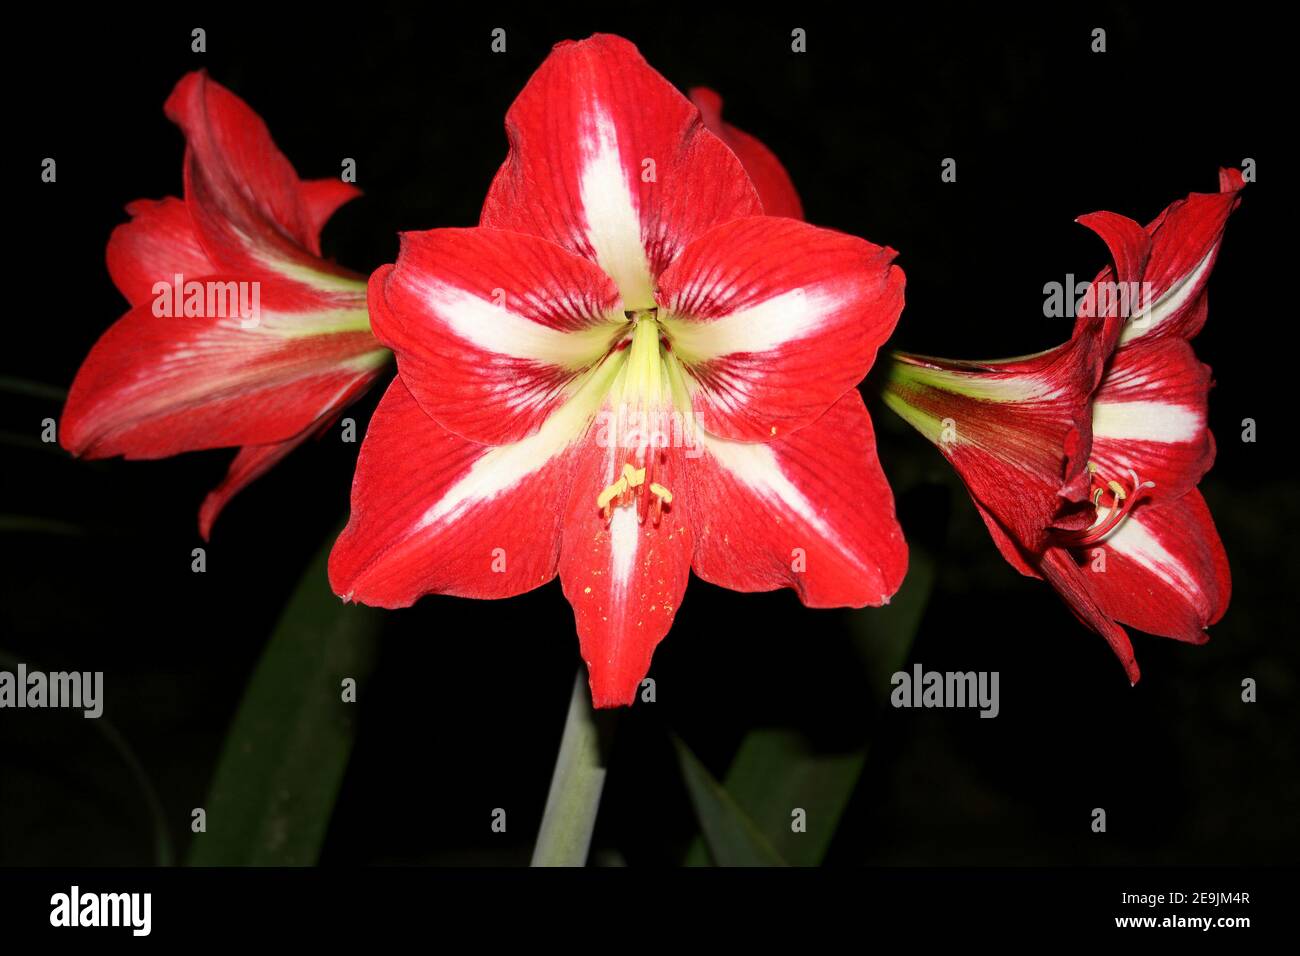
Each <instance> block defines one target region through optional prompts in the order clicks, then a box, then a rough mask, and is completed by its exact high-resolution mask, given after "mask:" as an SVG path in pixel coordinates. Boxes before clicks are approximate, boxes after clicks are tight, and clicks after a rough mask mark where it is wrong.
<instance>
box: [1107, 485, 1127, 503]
mask: <svg viewBox="0 0 1300 956" xmlns="http://www.w3.org/2000/svg"><path fill="white" fill-rule="evenodd" d="M1106 487H1107V488H1109V489H1110V490H1111V491H1113V492H1115V498H1116V499H1117V500H1118V501H1123V500H1124V499H1125V498H1127V497H1128V494H1127V493H1126V492H1125V491H1124V486H1123V485H1121V484H1120V483H1119V482H1118V481H1108V482H1106Z"/></svg>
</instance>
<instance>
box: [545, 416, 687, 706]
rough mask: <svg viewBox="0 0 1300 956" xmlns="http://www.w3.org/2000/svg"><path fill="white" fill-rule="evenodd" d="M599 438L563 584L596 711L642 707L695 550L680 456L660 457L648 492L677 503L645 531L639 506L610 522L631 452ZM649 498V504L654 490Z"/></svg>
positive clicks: (570, 518)
mask: <svg viewBox="0 0 1300 956" xmlns="http://www.w3.org/2000/svg"><path fill="white" fill-rule="evenodd" d="M598 435H599V430H598V429H592V430H591V432H590V434H589V435H588V437H587V441H586V442H585V444H584V445H583V446H582V449H581V451H580V453H579V457H578V460H577V466H576V469H575V473H574V480H573V493H572V494H571V495H570V496H569V501H568V504H567V506H566V508H565V513H564V534H563V543H562V547H561V551H560V580H561V582H563V584H564V595H565V597H567V598H568V599H569V603H570V604H572V605H573V616H574V619H575V621H576V622H577V627H578V639H579V641H580V643H581V648H582V657H583V659H584V660H585V661H586V662H587V668H588V671H589V674H590V678H591V697H592V703H593V704H594V705H595V706H597V707H614V706H619V705H626V704H631V703H632V701H633V699H634V698H635V697H636V692H637V688H638V686H639V685H640V683H641V680H642V678H644V677H645V675H646V672H647V671H648V670H649V669H650V656H651V654H653V653H654V649H655V647H656V645H658V643H659V642H660V641H661V640H662V639H663V637H664V635H666V634H667V633H668V629H669V627H671V626H672V622H673V616H674V615H675V614H676V613H677V608H678V606H679V605H680V604H681V600H682V595H683V593H684V592H685V591H686V581H687V579H688V578H689V576H690V565H691V550H692V542H691V518H690V515H689V514H687V501H686V499H687V496H686V495H685V494H684V492H685V482H686V480H687V479H688V476H687V475H685V474H684V467H686V468H689V467H690V466H689V465H686V466H684V463H683V452H682V449H681V448H676V447H675V448H662V449H658V450H656V451H655V452H654V456H655V462H654V465H653V467H652V468H649V469H647V472H648V473H647V476H646V479H645V485H648V484H649V483H650V482H655V483H656V484H658V485H661V486H663V487H665V488H667V489H668V490H669V491H670V492H672V493H673V499H672V503H671V504H670V505H668V506H667V507H666V508H665V510H664V511H663V512H662V513H661V516H660V517H659V519H658V520H657V522H656V520H655V519H654V517H653V515H652V514H651V515H650V516H648V517H647V518H646V520H645V521H644V523H640V522H639V521H638V509H637V508H636V507H633V506H631V505H624V506H621V507H613V508H612V509H611V514H610V517H609V518H606V517H605V516H604V514H603V513H602V510H601V509H600V507H598V505H597V498H598V496H599V495H600V493H601V492H602V491H603V490H604V489H605V488H607V487H608V486H609V485H610V484H612V483H613V482H614V481H615V480H616V479H617V478H618V476H619V472H620V469H621V468H622V465H623V463H624V461H625V460H627V455H626V454H625V452H627V451H628V449H621V448H620V447H619V445H618V443H616V442H615V443H607V444H608V445H609V447H602V443H601V442H600V441H599V440H598V437H597V436H598ZM644 487H645V486H644V485H643V488H644ZM643 493H644V494H646V495H647V499H648V497H649V493H648V490H647V491H644V492H643Z"/></svg>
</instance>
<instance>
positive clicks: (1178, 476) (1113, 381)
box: [885, 170, 1243, 682]
mask: <svg viewBox="0 0 1300 956" xmlns="http://www.w3.org/2000/svg"><path fill="white" fill-rule="evenodd" d="M1242 185H1243V183H1242V178H1241V174H1240V173H1238V172H1237V171H1235V170H1223V171H1221V173H1220V191H1219V192H1218V193H1193V194H1192V195H1190V196H1188V197H1187V198H1186V199H1183V200H1180V201H1178V202H1176V203H1174V204H1173V205H1171V206H1169V207H1168V208H1167V209H1166V210H1165V211H1164V212H1162V213H1161V214H1160V215H1159V216H1158V217H1157V218H1156V219H1155V221H1153V222H1152V223H1151V224H1150V225H1148V226H1147V227H1146V228H1145V229H1143V228H1142V227H1141V226H1139V225H1138V224H1137V223H1135V222H1133V221H1132V220H1130V219H1126V218H1124V217H1123V216H1118V215H1115V214H1114V213H1108V212H1102V213H1094V214H1092V215H1089V216H1084V217H1082V218H1081V219H1080V220H1079V221H1080V222H1082V223H1084V224H1085V225H1087V226H1088V227H1090V228H1091V229H1093V230H1094V231H1096V232H1097V233H1098V234H1099V235H1100V236H1101V237H1102V238H1103V239H1104V240H1105V241H1106V243H1107V245H1108V247H1109V249H1110V252H1111V257H1112V259H1113V262H1114V266H1113V268H1111V267H1108V268H1107V269H1105V270H1103V271H1102V272H1101V274H1099V275H1098V276H1097V278H1096V280H1094V282H1093V284H1092V286H1091V289H1090V290H1089V292H1088V294H1087V296H1086V298H1085V299H1084V300H1083V302H1082V307H1081V308H1080V310H1079V318H1078V320H1077V321H1076V323H1075V328H1074V334H1073V336H1072V338H1071V339H1070V341H1069V342H1067V343H1065V344H1064V345H1062V346H1060V347H1058V348H1055V349H1052V350H1050V351H1048V352H1044V353H1041V354H1039V355H1031V356H1027V357H1023V358H1016V359H1007V360H1004V361H992V362H954V361H949V360H947V359H934V358H926V357H921V356H915V355H903V354H899V355H897V356H895V361H894V363H893V365H892V367H891V370H890V375H889V380H888V384H887V386H886V395H885V400H886V404H888V405H889V406H890V407H891V408H893V409H894V410H895V411H897V412H898V413H899V414H900V415H901V416H902V417H903V418H904V419H906V420H907V421H908V422H910V423H911V424H912V425H913V426H915V427H916V428H917V429H918V430H919V431H920V432H921V433H922V434H923V435H925V436H926V437H927V438H929V439H930V440H931V441H933V442H934V443H935V444H936V445H937V446H938V447H939V449H940V450H941V451H942V452H943V454H944V455H945V456H946V457H947V458H948V460H949V461H950V462H952V464H953V465H954V466H955V467H956V468H957V471H958V473H959V474H960V476H961V478H962V480H963V481H964V482H965V484H966V487H967V489H968V490H969V491H970V494H971V497H972V498H973V499H974V501H975V505H976V507H977V508H978V509H979V512H980V515H981V516H982V517H983V519H984V523H985V524H986V525H987V526H988V529H989V531H990V532H991V533H992V535H993V540H994V541H995V542H996V544H997V546H998V549H999V550H1000V551H1001V552H1002V554H1003V556H1004V557H1005V558H1006V559H1007V561H1008V562H1010V563H1011V565H1012V566H1013V567H1015V568H1016V569H1018V570H1019V571H1020V572H1021V573H1022V574H1026V575H1029V576H1031V577H1042V578H1046V579H1047V580H1048V581H1050V582H1051V584H1052V585H1053V586H1054V587H1055V588H1056V589H1057V591H1059V592H1060V594H1061V595H1062V596H1063V597H1064V598H1065V600H1066V602H1067V603H1068V604H1069V606H1070V608H1071V609H1072V610H1073V611H1074V612H1075V614H1076V615H1077V616H1078V617H1079V618H1080V619H1081V620H1082V621H1083V622H1084V623H1085V624H1087V625H1088V626H1090V627H1091V628H1093V629H1094V630H1096V631H1097V632H1098V633H1100V634H1101V635H1102V636H1103V637H1105V638H1106V640H1107V641H1108V642H1109V643H1110V645H1111V647H1112V648H1113V649H1114V650H1115V653H1116V654H1117V655H1118V656H1119V658H1120V660H1121V661H1122V662H1123V664H1124V667H1125V670H1126V671H1127V673H1128V675H1129V679H1130V680H1132V681H1134V682H1136V681H1137V679H1138V676H1139V671H1138V666H1137V661H1136V660H1135V659H1134V655H1133V648H1132V645H1131V644H1130V642H1129V639H1128V635H1127V633H1126V632H1125V630H1124V628H1123V627H1121V626H1120V625H1121V624H1128V625H1131V626H1133V627H1136V628H1138V629H1139V630H1142V631H1146V632H1147V633H1150V634H1156V635H1159V636H1162V637H1171V638H1175V639H1177V640H1182V641H1188V642H1190V643H1203V642H1204V641H1205V640H1206V639H1207V634H1206V631H1205V629H1206V627H1208V626H1209V625H1210V624H1213V623H1214V622H1216V621H1218V620H1219V618H1221V617H1222V616H1223V613H1224V611H1225V610H1226V609H1227V605H1228V597H1229V593H1230V591H1231V582H1230V578H1229V573H1228V563H1227V559H1226V557H1225V555H1224V552H1223V545H1222V543H1221V542H1220V541H1219V535H1218V532H1217V531H1216V530H1215V527H1214V522H1213V520H1212V519H1211V517H1210V513H1209V510H1208V509H1207V508H1206V505H1205V501H1204V499H1203V498H1202V497H1201V494H1200V492H1199V491H1198V490H1197V489H1196V485H1197V483H1198V482H1199V481H1200V478H1201V476H1202V475H1203V474H1205V472H1206V471H1207V470H1209V468H1210V465H1211V464H1212V463H1213V461H1214V439H1213V437H1212V436H1211V435H1210V432H1209V430H1208V429H1207V427H1206V398H1207V395H1208V392H1209V388H1210V370H1209V368H1207V367H1206V366H1204V365H1202V364H1201V363H1200V362H1199V361H1197V359H1196V356H1195V354H1194V353H1193V352H1192V348H1191V346H1190V345H1189V344H1188V342H1189V340H1190V339H1191V338H1192V337H1193V336H1195V335H1196V333H1197V332H1199V331H1200V329H1201V327H1202V326H1203V325H1204V324H1205V318H1206V292H1205V287H1206V282H1207V281H1208V279H1209V276H1210V272H1211V270H1212V269H1213V267H1214V262H1215V259H1216V257H1217V255H1218V251H1219V245H1220V242H1221V240H1222V237H1223V230H1224V227H1225V225H1226V223H1227V220H1228V216H1229V215H1230V214H1231V213H1232V211H1233V210H1234V209H1235V208H1236V206H1237V203H1238V202H1239V190H1240V189H1241V188H1242Z"/></svg>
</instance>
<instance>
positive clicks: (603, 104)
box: [480, 34, 762, 309]
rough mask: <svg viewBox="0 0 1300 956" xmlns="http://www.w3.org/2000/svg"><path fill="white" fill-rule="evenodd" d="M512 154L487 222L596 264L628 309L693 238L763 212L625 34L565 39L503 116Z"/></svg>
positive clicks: (641, 301) (724, 153) (731, 159)
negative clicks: (615, 284)
mask: <svg viewBox="0 0 1300 956" xmlns="http://www.w3.org/2000/svg"><path fill="white" fill-rule="evenodd" d="M506 133H507V135H508V136H509V139H510V154H509V156H507V157H506V161H505V163H504V164H503V165H502V167H501V169H500V171H499V172H498V173H497V175H496V178H495V179H494V180H493V182H492V186H491V189H490V190H489V192H488V196H487V199H486V201H485V203H484V206H483V213H482V217H481V219H480V224H481V225H483V226H490V227H493V228H497V229H508V230H513V231H515V232H524V233H530V234H532V235H535V236H540V237H542V238H544V239H549V240H551V241H552V242H555V243H558V244H559V245H561V246H563V247H564V248H566V249H568V250H569V251H571V252H573V253H576V254H577V255H581V256H584V257H586V258H588V259H590V260H592V261H593V262H595V263H597V264H598V265H600V267H601V268H602V269H604V270H605V271H606V272H607V273H608V274H609V275H610V276H611V277H612V278H613V279H614V281H615V282H616V283H617V284H618V288H619V291H620V292H621V294H622V297H623V302H624V306H625V308H628V309H649V308H652V307H653V306H654V304H655V303H654V287H655V277H657V276H658V275H659V274H660V273H661V272H662V271H663V270H664V269H665V268H666V267H667V265H668V263H669V262H671V261H672V260H673V259H674V258H675V257H676V255H677V254H678V252H680V250H681V249H682V248H684V247H685V246H686V244H687V243H689V242H690V241H691V240H693V239H695V238H696V237H698V236H700V235H701V234H703V233H704V232H706V231H707V230H708V229H709V228H711V227H712V226H714V225H717V224H718V223H721V222H726V221H727V220H729V219H735V218H737V217H740V216H749V215H759V214H761V213H762V206H761V205H760V203H759V199H758V195H757V193H756V192H755V190H754V187H753V185H752V184H751V183H750V181H749V177H748V176H746V175H745V171H744V168H743V167H742V166H741V163H740V161H739V160H738V159H737V158H736V157H735V156H734V155H733V154H732V152H731V151H730V150H729V149H728V148H727V147H726V146H725V145H723V143H722V142H721V141H720V140H719V139H718V138H717V137H716V136H714V135H713V134H712V133H710V132H709V131H708V130H707V129H705V127H704V124H703V122H702V120H701V119H700V114H699V111H698V110H697V109H696V108H695V107H694V106H692V105H691V103H690V101H689V100H687V99H686V97H684V96H682V94H681V93H679V92H678V91H677V90H675V89H674V88H673V87H672V86H671V85H670V84H669V83H668V81H667V80H665V79H664V78H663V77H662V76H660V75H659V74H658V73H657V72H656V71H655V70H654V69H652V68H651V67H650V65H649V64H647V63H646V62H645V60H644V59H643V58H642V56H641V54H640V53H639V52H638V51H637V49H636V47H635V46H633V45H632V44H631V43H629V42H628V41H627V40H624V39H622V38H621V37H616V36H608V35H604V34H597V35H595V36H592V37H590V38H588V39H586V40H582V41H579V42H565V43H560V44H558V45H557V46H556V47H555V49H554V50H553V51H552V52H551V55H550V56H548V57H547V58H546V61H545V62H544V63H542V65H541V66H540V67H539V68H538V70H537V72H536V73H534V74H533V76H532V78H531V79H530V80H529V81H528V85H527V86H525V87H524V89H523V91H522V92H521V93H520V94H519V97H518V98H517V99H516V100H515V102H514V104H513V105H512V106H511V107H510V110H509V112H508V113H507V114H506Z"/></svg>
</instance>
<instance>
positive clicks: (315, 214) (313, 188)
mask: <svg viewBox="0 0 1300 956" xmlns="http://www.w3.org/2000/svg"><path fill="white" fill-rule="evenodd" d="M360 195H361V190H360V189H358V188H357V187H356V186H353V185H352V184H351V183H345V182H344V181H343V180H341V179H337V178H335V177H332V176H331V177H329V178H328V179H305V180H302V181H301V182H299V183H298V197H299V200H300V201H301V203H302V207H303V213H304V216H305V225H306V228H307V239H308V243H307V249H308V251H310V252H311V253H312V255H316V256H319V255H320V232H321V230H322V229H324V228H325V223H327V222H329V220H330V217H331V216H333V215H334V213H336V212H338V209H339V207H340V206H342V205H343V204H344V203H346V202H350V201H351V200H353V199H356V198H357V197H358V196H360Z"/></svg>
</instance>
